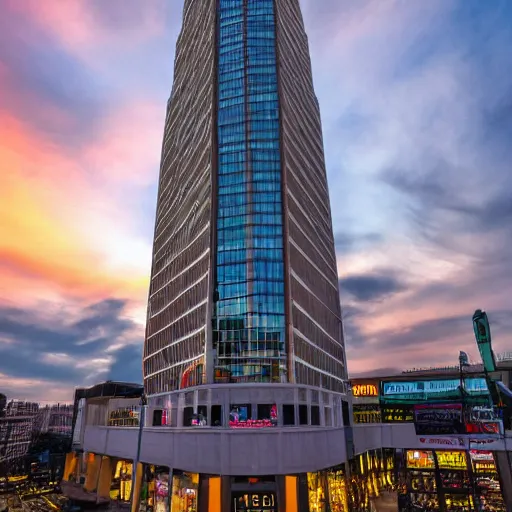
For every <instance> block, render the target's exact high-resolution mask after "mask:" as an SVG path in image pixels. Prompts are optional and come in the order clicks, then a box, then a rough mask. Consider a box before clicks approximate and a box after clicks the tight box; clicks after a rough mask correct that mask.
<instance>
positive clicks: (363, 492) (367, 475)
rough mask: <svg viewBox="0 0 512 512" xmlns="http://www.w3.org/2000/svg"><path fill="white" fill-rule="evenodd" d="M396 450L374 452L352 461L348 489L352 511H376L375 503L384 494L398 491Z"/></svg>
mask: <svg viewBox="0 0 512 512" xmlns="http://www.w3.org/2000/svg"><path fill="white" fill-rule="evenodd" d="M394 453H395V451H394V450H388V449H383V450H373V451H370V452H367V453H365V454H362V455H359V456H357V457H356V458H355V459H354V460H352V461H350V463H349V464H350V482H349V487H348V494H349V502H350V505H351V508H350V510H352V511H354V512H366V511H370V510H374V507H373V502H374V501H375V500H376V499H377V498H379V496H380V495H381V494H382V493H383V492H388V493H389V492H394V491H395V490H396V474H395V463H394Z"/></svg>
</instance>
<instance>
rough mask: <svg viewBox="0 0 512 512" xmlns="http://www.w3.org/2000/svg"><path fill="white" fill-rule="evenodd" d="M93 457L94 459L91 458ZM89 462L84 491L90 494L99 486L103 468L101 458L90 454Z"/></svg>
mask: <svg viewBox="0 0 512 512" xmlns="http://www.w3.org/2000/svg"><path fill="white" fill-rule="evenodd" d="M91 455H92V457H91ZM89 457H90V458H89V460H88V461H87V473H86V476H85V483H84V489H85V490H86V491H88V492H91V491H94V490H95V489H96V487H97V486H98V476H99V472H100V466H101V456H100V455H94V454H92V453H91V454H89Z"/></svg>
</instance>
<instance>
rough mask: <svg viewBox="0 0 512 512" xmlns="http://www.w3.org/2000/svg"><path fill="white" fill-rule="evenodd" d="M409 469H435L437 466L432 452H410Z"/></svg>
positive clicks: (408, 453) (408, 455)
mask: <svg viewBox="0 0 512 512" xmlns="http://www.w3.org/2000/svg"><path fill="white" fill-rule="evenodd" d="M407 467H408V468H413V469H434V468H435V464H434V457H433V455H432V452H422V451H418V450H408V451H407Z"/></svg>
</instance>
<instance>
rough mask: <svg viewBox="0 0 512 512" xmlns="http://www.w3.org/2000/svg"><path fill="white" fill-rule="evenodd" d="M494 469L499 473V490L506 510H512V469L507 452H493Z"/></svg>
mask: <svg viewBox="0 0 512 512" xmlns="http://www.w3.org/2000/svg"><path fill="white" fill-rule="evenodd" d="M494 457H495V460H496V469H497V470H498V472H499V474H500V480H501V492H502V493H503V501H504V502H505V506H506V507H507V512H512V471H511V468H510V463H509V460H508V455H507V452H494Z"/></svg>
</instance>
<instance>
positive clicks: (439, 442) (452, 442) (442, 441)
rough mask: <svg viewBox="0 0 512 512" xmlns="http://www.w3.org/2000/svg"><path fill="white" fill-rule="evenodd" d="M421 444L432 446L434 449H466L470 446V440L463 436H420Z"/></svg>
mask: <svg viewBox="0 0 512 512" xmlns="http://www.w3.org/2000/svg"><path fill="white" fill-rule="evenodd" d="M419 442H420V444H421V445H424V446H430V448H431V449H433V450H436V449H437V450H443V449H444V450H447V449H449V448H458V449H460V450H464V449H466V448H467V446H468V440H467V439H465V438H463V437H420V438H419Z"/></svg>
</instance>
